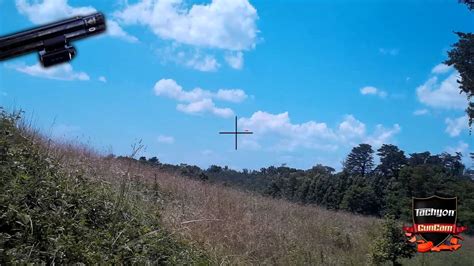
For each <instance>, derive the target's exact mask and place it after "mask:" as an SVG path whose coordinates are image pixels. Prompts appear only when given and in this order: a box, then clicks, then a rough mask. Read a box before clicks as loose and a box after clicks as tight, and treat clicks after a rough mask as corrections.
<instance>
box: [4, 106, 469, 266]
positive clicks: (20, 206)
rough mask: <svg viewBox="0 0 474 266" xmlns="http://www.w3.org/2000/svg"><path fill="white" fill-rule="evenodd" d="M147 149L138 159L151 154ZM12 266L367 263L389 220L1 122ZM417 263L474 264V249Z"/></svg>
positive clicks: (10, 120) (11, 119) (7, 251)
mask: <svg viewBox="0 0 474 266" xmlns="http://www.w3.org/2000/svg"><path fill="white" fill-rule="evenodd" d="M139 148H140V147H139V145H137V146H136V147H135V148H134V149H133V151H132V152H131V157H133V156H135V155H136V154H137V152H138V151H139ZM0 161H1V165H0V178H1V179H0V264H5V263H6V262H12V261H13V262H21V263H24V262H36V263H39V262H46V263H52V262H54V263H71V262H83V263H94V262H101V261H107V262H128V263H140V264H142V263H160V264H198V265H199V264H200V265H207V264H213V265H217V264H219V265H221V264H238V265H241V264H245V265H246V264H272V265H273V264H278V265H288V264H292V265H294V264H297V265H302V264H308V265H309V264H311V265H361V264H367V262H368V254H369V252H370V250H369V247H370V246H371V245H372V243H373V241H374V238H376V237H377V236H378V235H379V234H380V223H381V220H380V219H377V218H373V217H365V216H359V215H354V214H350V213H346V212H334V211H329V210H326V209H324V208H321V207H317V206H314V205H306V206H305V205H301V204H297V203H291V202H288V201H285V200H281V199H280V200H278V199H272V198H269V197H264V196H261V195H257V194H252V193H248V192H243V191H240V190H237V189H234V188H230V187H225V186H222V185H219V184H210V183H208V182H201V181H199V180H193V179H190V178H186V177H182V176H179V175H177V174H171V173H168V172H164V171H160V170H159V169H158V168H157V167H153V166H150V165H146V164H142V163H139V162H137V161H136V160H131V159H127V158H121V159H117V158H112V157H106V156H101V155H100V154H98V153H96V152H94V151H93V150H92V149H90V148H89V147H87V146H83V145H80V144H78V143H65V142H58V141H51V140H49V139H48V138H45V137H44V136H42V135H41V134H39V133H37V132H35V131H34V130H33V129H31V128H30V127H28V126H25V125H24V124H22V123H19V122H18V118H17V117H15V116H12V115H8V114H6V113H4V112H2V114H1V118H0ZM463 244H464V247H463V248H462V249H461V250H460V251H458V252H455V253H442V254H425V255H421V254H418V255H416V256H415V257H414V258H412V259H410V260H404V261H402V262H403V263H405V264H410V265H411V264H415V265H455V264H456V265H472V264H470V263H472V261H473V260H474V241H473V239H472V238H466V241H464V242H463Z"/></svg>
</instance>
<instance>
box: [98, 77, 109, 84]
mask: <svg viewBox="0 0 474 266" xmlns="http://www.w3.org/2000/svg"><path fill="white" fill-rule="evenodd" d="M99 81H100V82H103V83H107V78H106V77H104V76H100V77H99Z"/></svg>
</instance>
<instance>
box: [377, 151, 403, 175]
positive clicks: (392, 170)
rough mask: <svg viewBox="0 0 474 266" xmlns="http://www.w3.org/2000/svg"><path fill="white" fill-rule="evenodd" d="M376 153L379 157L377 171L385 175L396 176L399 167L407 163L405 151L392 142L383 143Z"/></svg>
mask: <svg viewBox="0 0 474 266" xmlns="http://www.w3.org/2000/svg"><path fill="white" fill-rule="evenodd" d="M377 155H378V156H379V157H380V164H379V165H378V166H377V172H380V173H381V174H382V175H383V176H385V177H393V176H398V172H399V171H400V169H401V168H402V167H403V166H404V165H406V164H407V157H406V156H405V153H404V152H403V151H402V150H400V149H399V148H398V147H397V146H395V145H392V144H383V145H382V147H380V148H379V149H378V150H377Z"/></svg>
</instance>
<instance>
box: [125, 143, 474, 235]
mask: <svg viewBox="0 0 474 266" xmlns="http://www.w3.org/2000/svg"><path fill="white" fill-rule="evenodd" d="M375 155H377V156H378V157H379V159H380V163H379V164H378V165H376V164H375V162H374V156H375ZM471 157H472V154H471ZM121 158H122V159H127V158H125V157H121ZM473 159H474V158H473ZM139 161H140V162H142V163H145V164H151V165H156V167H157V168H159V169H160V170H162V171H166V172H172V173H178V174H181V175H184V176H187V177H189V178H193V179H199V180H202V181H203V182H214V183H219V184H223V185H226V186H232V187H236V188H239V189H243V190H246V191H252V192H254V193H259V194H264V195H267V196H271V197H274V198H283V199H286V200H289V201H293V202H298V203H302V204H317V205H320V206H325V207H326V208H328V209H332V210H344V211H349V212H353V213H358V214H362V215H372V216H378V217H382V216H385V215H391V216H394V217H395V218H397V219H400V220H403V221H406V222H411V212H410V211H411V200H412V197H429V196H433V195H438V196H441V197H458V223H460V224H463V225H469V226H470V227H471V228H470V229H469V233H470V234H473V233H474V230H472V225H473V224H474V180H473V177H474V170H472V169H467V168H466V167H465V165H464V164H463V163H462V155H461V153H456V154H454V155H452V154H448V153H442V154H431V153H430V152H421V153H412V154H409V155H408V156H406V155H405V152H404V151H402V150H400V149H399V148H398V147H397V146H395V145H391V144H384V145H382V146H381V147H380V148H379V149H378V150H376V151H374V150H373V148H372V147H371V146H370V145H369V144H360V145H358V146H356V147H354V148H353V149H352V151H351V152H350V153H349V155H347V158H346V159H345V161H344V162H343V169H342V170H341V171H340V172H336V171H335V169H334V168H331V167H328V166H324V165H320V164H318V165H316V166H314V167H313V168H311V169H309V170H300V169H295V168H290V167H287V166H286V165H282V166H279V167H275V166H270V167H268V168H262V169H260V170H246V169H244V170H242V171H236V170H233V169H230V168H228V167H227V166H225V167H221V166H216V165H212V166H210V167H209V168H208V169H205V170H204V169H201V168H199V167H197V166H191V165H186V164H181V165H170V164H162V163H160V161H159V160H158V158H156V157H153V158H149V159H147V158H145V157H141V158H140V159H139Z"/></svg>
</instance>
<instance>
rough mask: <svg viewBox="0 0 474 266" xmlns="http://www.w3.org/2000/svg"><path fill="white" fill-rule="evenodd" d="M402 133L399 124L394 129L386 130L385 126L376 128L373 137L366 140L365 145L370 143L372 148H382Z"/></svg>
mask: <svg viewBox="0 0 474 266" xmlns="http://www.w3.org/2000/svg"><path fill="white" fill-rule="evenodd" d="M400 131H401V127H400V125H399V124H394V125H393V126H392V128H385V127H384V126H383V125H380V124H379V125H377V126H375V131H374V133H373V134H372V135H370V136H367V137H366V138H365V141H364V142H365V143H369V144H370V145H372V146H375V147H380V146H382V144H384V143H389V142H390V141H391V139H392V138H393V136H395V135H396V134H398V133H399V132H400Z"/></svg>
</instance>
